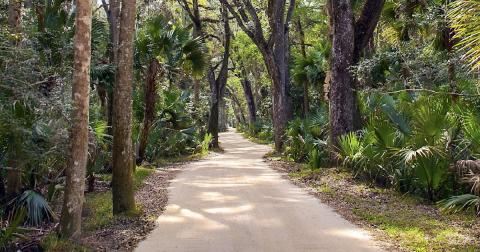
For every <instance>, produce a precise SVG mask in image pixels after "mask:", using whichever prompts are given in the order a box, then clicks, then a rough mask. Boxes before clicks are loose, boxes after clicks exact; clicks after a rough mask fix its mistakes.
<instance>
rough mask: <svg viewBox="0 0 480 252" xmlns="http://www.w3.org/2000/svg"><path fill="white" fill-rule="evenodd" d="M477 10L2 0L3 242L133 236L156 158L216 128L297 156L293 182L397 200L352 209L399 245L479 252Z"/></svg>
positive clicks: (200, 147)
mask: <svg viewBox="0 0 480 252" xmlns="http://www.w3.org/2000/svg"><path fill="white" fill-rule="evenodd" d="M479 6H480V5H479V1H478V0H455V1H451V0H311V1H305V0H298V1H286V0H271V1H251V0H241V1H231V0H218V1H210V0H207V1H198V0H174V1H156V0H155V1H136V0H122V1H120V0H104V1H103V0H102V1H71V0H33V1H26V0H25V1H24V0H9V1H6V0H0V10H1V11H0V204H1V208H0V249H2V250H18V249H20V250H22V249H23V250H28V249H41V247H42V246H46V247H49V248H52V250H55V249H53V247H59V248H62V246H63V245H66V244H73V243H71V242H69V241H70V240H73V241H77V240H79V239H82V238H85V236H88V234H89V233H92V232H93V233H94V234H97V233H95V232H100V231H99V230H103V229H105V230H109V231H108V232H110V231H111V233H112V234H114V236H115V237H121V236H117V235H118V233H119V232H117V231H118V230H121V229H124V231H125V232H124V233H129V234H131V233H138V234H139V236H142V235H145V234H146V233H148V230H151V229H150V228H151V225H152V224H151V222H150V221H149V220H147V219H148V218H144V217H145V216H146V215H149V214H151V215H155V214H160V213H161V208H162V206H163V205H164V204H166V198H165V197H164V194H158V195H159V197H160V204H158V206H155V204H154V203H152V202H151V201H148V200H146V199H145V198H142V197H141V195H145V194H144V193H148V192H145V191H144V190H155V188H152V187H151V186H150V184H149V183H148V181H149V180H150V179H156V180H158V181H161V182H160V183H162V184H165V183H168V178H171V176H173V172H172V173H169V170H168V169H157V168H159V167H163V166H164V165H166V164H169V163H171V162H175V161H182V160H195V159H197V158H200V157H202V156H204V155H206V154H207V153H208V151H212V150H213V151H219V152H221V151H222V148H221V139H220V137H219V132H224V131H226V130H228V128H229V127H235V128H236V129H237V130H238V131H240V132H242V133H243V134H244V135H245V136H246V137H248V138H250V139H252V140H254V141H256V142H258V143H268V144H272V145H273V148H274V149H275V155H279V156H281V157H282V158H283V159H285V160H287V161H293V162H296V163H300V164H303V165H304V168H302V170H301V171H300V173H295V174H292V176H293V177H295V179H300V180H304V179H305V178H308V177H311V176H313V177H318V179H320V180H321V178H322V177H323V176H326V178H330V177H332V179H333V177H335V176H336V175H333V174H338V176H340V177H342V176H344V175H345V176H347V177H348V181H351V182H352V184H351V186H352V187H354V188H356V187H361V185H368V186H367V187H366V189H365V190H366V191H371V193H372V194H378V195H381V196H382V197H384V195H389V196H388V197H387V196H385V197H386V198H388V199H389V200H390V199H398V201H396V200H392V201H388V202H392V203H391V204H383V203H382V201H381V200H382V197H380V198H378V199H377V198H373V199H369V200H371V201H368V202H369V204H371V205H373V206H376V205H378V204H380V205H378V206H382V207H383V206H385V208H380V209H382V210H381V211H380V210H378V211H376V210H375V209H371V208H367V207H365V208H362V205H368V204H367V203H365V202H361V201H358V202H357V203H358V205H359V207H358V209H357V208H352V209H351V212H352V213H354V214H355V216H357V217H358V218H359V219H362V220H363V221H366V222H368V223H371V225H375V226H376V227H377V228H378V229H380V230H383V232H384V234H385V235H387V236H389V237H391V238H392V239H394V240H397V241H399V242H400V245H401V246H402V248H405V249H411V250H419V251H422V249H426V250H427V251H428V250H432V251H433V250H441V249H442V248H441V247H442V246H450V248H452V249H456V248H459V249H460V246H461V244H464V247H465V248H468V249H470V247H471V248H472V249H474V250H475V249H477V243H478V242H476V241H473V240H471V239H470V238H469V237H471V236H472V235H473V236H475V235H476V234H475V231H472V230H471V229H474V228H473V227H471V228H470V227H469V226H468V225H469V224H468V223H474V222H475V221H476V220H477V219H476V218H477V216H478V215H480V161H479V160H480V159H479V158H480V103H479V101H480V99H479V98H480V94H479V91H478V90H479V89H478V85H479V82H478V70H479V67H480V64H479V61H478V59H479V55H480V47H479V41H480V36H479V34H480V31H479V27H480V25H479V24H480V8H479ZM150 168H152V169H150ZM317 173H318V174H319V175H318V176H317V175H316V174H317ZM325 174H327V175H325ZM142 181H146V182H145V183H142ZM357 182H358V183H357ZM315 183H317V182H315ZM349 185H350V184H349ZM317 189H318V190H319V191H324V194H325V195H328V193H332V192H335V193H337V194H338V195H344V196H341V197H339V200H340V199H341V201H342V202H350V201H351V200H353V201H356V200H361V199H360V198H359V196H358V195H363V194H362V193H363V189H362V190H360V189H359V190H357V191H355V192H356V194H358V195H352V196H347V194H344V192H343V191H340V190H337V189H335V188H334V186H332V185H329V184H328V183H326V184H321V185H319V186H318V188H317ZM387 192H388V193H387ZM162 193H164V191H162ZM139 195H140V196H139ZM165 195H166V194H165ZM399 195H402V196H399ZM357 196H358V197H357ZM390 197H392V198H390ZM407 199H408V200H407ZM409 199H415V200H409ZM84 202H85V204H84ZM364 203H365V204H364ZM142 204H143V206H142ZM145 204H148V205H151V207H147V206H145ZM387 205H388V206H387ZM390 205H393V206H394V207H393V208H392V209H390ZM402 205H404V206H405V208H404V210H405V212H399V213H398V214H394V211H395V209H398V208H401V207H398V208H397V207H396V206H402ZM420 206H426V208H428V209H429V210H428V211H427V212H429V213H431V214H433V217H435V218H433V217H432V218H433V219H430V217H428V214H423V213H422V212H419V213H420V214H419V216H418V217H414V214H413V213H414V212H415V211H416V209H418V208H419V207H420ZM150 208H152V209H153V210H152V212H150V211H151V210H150ZM420 208H421V207H420ZM383 210H384V211H383ZM86 216H90V217H89V218H86ZM139 216H140V217H139ZM119 218H125V220H126V221H125V223H127V225H125V226H120V225H116V224H117V223H119V221H117V220H118V219H119ZM438 218H440V219H441V218H446V219H445V222H442V220H440V219H438ZM456 218H458V219H459V221H458V222H457V223H460V224H458V225H453V224H452V227H451V228H450V229H449V228H447V227H446V226H447V225H448V224H449V223H451V222H449V221H450V220H451V221H453V220H454V219H456ZM405 219H412V220H416V223H413V222H410V221H409V222H406V220H405ZM404 221H405V222H404ZM429 222H431V223H429ZM452 223H453V222H452ZM112 225H113V226H116V228H117V229H115V230H112V229H108V228H107V227H109V226H112ZM141 226H145V228H144V229H142V230H138V229H137V228H138V227H141ZM127 230H128V231H127ZM105 232H107V231H105ZM44 237H45V238H44ZM476 237H477V238H478V235H477V236H476ZM138 239H139V238H138ZM138 239H137V238H132V239H126V240H128V241H129V242H130V244H135V242H136V241H137V240H138ZM120 240H121V239H120V238H119V239H112V240H111V243H117V244H119V245H118V246H126V247H128V246H133V245H128V244H124V243H122V242H121V241H120ZM477 240H478V239H477ZM41 241H43V242H41ZM434 241H435V242H434ZM456 241H458V242H456ZM94 242H95V241H94V240H92V239H90V240H88V239H87V241H85V244H86V245H87V246H88V244H90V245H92V244H94ZM434 243H436V244H434ZM94 246H96V245H94ZM99 246H103V245H99ZM106 246H107V247H109V248H112V247H113V246H114V245H112V244H109V245H106ZM129 248H130V247H129ZM73 249H77V248H72V250H73ZM78 249H81V248H78ZM60 250H61V249H60Z"/></svg>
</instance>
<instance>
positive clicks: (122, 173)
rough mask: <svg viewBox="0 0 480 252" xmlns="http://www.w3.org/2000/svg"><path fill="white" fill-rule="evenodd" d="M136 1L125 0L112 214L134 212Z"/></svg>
mask: <svg viewBox="0 0 480 252" xmlns="http://www.w3.org/2000/svg"><path fill="white" fill-rule="evenodd" d="M135 4H136V1H135V0H122V10H121V17H120V34H119V46H118V71H117V77H116V85H115V89H114V92H113V93H114V94H113V102H114V103H113V104H114V106H113V174H112V194H113V195H112V196H113V197H112V198H113V213H114V214H120V213H125V212H131V211H133V210H134V209H135V200H134V195H133V170H134V162H133V147H132V84H133V83H132V82H133V36H134V33H135V15H136V13H135V9H136V6H135Z"/></svg>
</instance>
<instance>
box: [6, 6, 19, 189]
mask: <svg viewBox="0 0 480 252" xmlns="http://www.w3.org/2000/svg"><path fill="white" fill-rule="evenodd" d="M21 13H22V1H20V0H10V2H9V6H8V27H9V31H10V32H11V33H12V34H15V36H14V37H12V39H11V43H12V45H14V46H19V42H20V41H21V38H20V37H21V32H22V26H21V20H22V19H21V18H22V16H21ZM20 144H21V143H20ZM19 148H21V146H14V147H13V149H14V150H13V151H12V153H11V155H12V156H10V157H9V158H8V166H9V170H7V188H6V195H7V199H11V198H13V197H15V196H16V195H18V194H19V193H20V190H21V189H22V172H21V168H22V167H21V157H20V155H19V153H20V151H19Z"/></svg>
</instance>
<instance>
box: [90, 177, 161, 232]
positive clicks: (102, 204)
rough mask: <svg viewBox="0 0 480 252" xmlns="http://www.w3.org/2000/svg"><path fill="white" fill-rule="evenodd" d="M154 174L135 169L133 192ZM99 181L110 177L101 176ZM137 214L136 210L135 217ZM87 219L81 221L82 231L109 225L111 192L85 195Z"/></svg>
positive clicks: (111, 218) (110, 218)
mask: <svg viewBox="0 0 480 252" xmlns="http://www.w3.org/2000/svg"><path fill="white" fill-rule="evenodd" d="M153 172H154V170H153V169H148V168H144V167H137V168H136V169H135V173H134V176H133V187H134V190H138V189H139V188H140V186H141V185H142V184H143V182H144V181H145V179H146V178H147V177H148V176H149V175H150V174H152V173H153ZM101 179H106V181H110V179H111V175H109V174H108V175H102V176H101ZM137 212H138V209H137V211H136V212H135V213H132V214H133V215H135V214H136V213H137ZM86 214H87V218H85V220H84V221H83V225H84V230H87V231H92V230H96V229H99V228H102V227H105V226H107V225H109V224H111V223H112V222H113V220H114V216H113V205H112V191H110V190H109V191H106V192H98V193H92V194H87V195H86Z"/></svg>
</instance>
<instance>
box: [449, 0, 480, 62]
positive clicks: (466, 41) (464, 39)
mask: <svg viewBox="0 0 480 252" xmlns="http://www.w3.org/2000/svg"><path fill="white" fill-rule="evenodd" d="M450 6H451V9H450V11H449V13H448V18H449V19H450V23H451V27H452V28H453V29H454V30H455V38H457V39H459V42H458V43H457V48H458V49H459V50H461V51H462V52H463V55H464V58H465V59H467V60H468V61H470V63H471V67H472V68H473V69H478V68H480V0H458V1H453V2H452V3H451V5H450Z"/></svg>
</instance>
